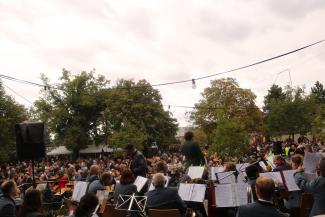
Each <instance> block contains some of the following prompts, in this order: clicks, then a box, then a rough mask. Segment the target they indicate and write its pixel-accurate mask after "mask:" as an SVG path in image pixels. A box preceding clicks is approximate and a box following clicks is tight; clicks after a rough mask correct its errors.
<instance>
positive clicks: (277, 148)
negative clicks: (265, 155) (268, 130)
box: [273, 141, 282, 155]
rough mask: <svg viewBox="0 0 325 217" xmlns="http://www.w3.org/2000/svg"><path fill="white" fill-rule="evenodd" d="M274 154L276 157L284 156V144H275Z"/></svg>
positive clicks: (279, 142)
mask: <svg viewBox="0 0 325 217" xmlns="http://www.w3.org/2000/svg"><path fill="white" fill-rule="evenodd" d="M273 152H274V154H275V155H281V154H282V142H281V141H278V142H275V143H274V147H273Z"/></svg>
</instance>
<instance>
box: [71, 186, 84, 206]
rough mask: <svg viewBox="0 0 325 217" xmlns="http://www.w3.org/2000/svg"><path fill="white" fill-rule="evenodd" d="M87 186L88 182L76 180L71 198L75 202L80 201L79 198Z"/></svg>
mask: <svg viewBox="0 0 325 217" xmlns="http://www.w3.org/2000/svg"><path fill="white" fill-rule="evenodd" d="M87 187H88V182H76V183H75V186H74V189H73V193H72V198H71V199H72V200H73V201H76V202H80V199H81V198H82V197H83V196H84V195H85V194H86V192H87Z"/></svg>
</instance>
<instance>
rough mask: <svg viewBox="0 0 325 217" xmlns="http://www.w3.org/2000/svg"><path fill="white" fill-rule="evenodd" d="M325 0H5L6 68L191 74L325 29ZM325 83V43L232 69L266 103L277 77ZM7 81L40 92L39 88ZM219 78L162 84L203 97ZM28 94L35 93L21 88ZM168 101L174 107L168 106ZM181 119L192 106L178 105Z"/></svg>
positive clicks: (29, 72)
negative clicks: (256, 64) (264, 62)
mask: <svg viewBox="0 0 325 217" xmlns="http://www.w3.org/2000/svg"><path fill="white" fill-rule="evenodd" d="M324 26H325V1H324V0H285V1H275V0H245V1H244V0H242V1H239V0H237V1H232V0H211V1H203V0H201V1H194V0H193V1H190V0H161V1H154V0H147V1H136V0H130V1H123V0H111V1H104V0H92V1H89V0H52V1H50V0H46V1H44V0H34V1H31V0H21V1H18V0H15V1H12V0H0V66H1V72H0V74H4V75H9V76H13V77H17V78H21V79H26V80H30V81H34V82H41V81H40V73H45V74H46V75H47V76H48V77H50V78H51V81H52V82H53V83H55V82H56V81H57V79H58V77H59V76H60V75H61V71H62V68H66V69H68V70H70V71H72V72H73V73H79V72H80V71H82V70H86V71H90V70H92V69H93V68H95V69H96V72H98V73H100V74H103V75H105V76H106V78H107V79H109V80H111V81H112V82H113V83H115V81H116V80H117V79H118V78H125V79H131V78H134V79H135V80H139V79H147V80H148V81H149V82H150V83H152V84H154V83H163V82H169V81H176V80H183V79H191V78H195V77H199V76H203V75H207V74H213V73H217V72H220V71H223V70H227V69H231V68H235V67H238V66H241V65H245V64H249V63H252V62H255V61H258V60H261V59H264V58H267V57H271V56H275V55H277V54H280V53H283V52H286V51H289V50H293V49H295V48H298V47H301V46H303V45H305V44H309V43H311V42H315V41H318V40H321V39H324V38H325V28H324ZM287 68H289V69H290V71H291V76H292V83H293V85H294V86H297V85H305V86H306V89H307V90H309V89H310V87H311V86H312V85H313V84H314V83H315V82H316V81H317V80H319V81H321V82H322V83H323V84H325V76H324V73H325V43H323V44H320V45H317V46H315V47H313V48H309V49H307V50H304V51H302V52H299V53H296V54H293V55H291V56H287V57H284V58H282V59H279V60H275V61H272V62H269V63H266V64H263V65H260V66H258V67H254V68H250V69H246V70H242V71H238V72H234V73H230V74H227V75H223V76H217V77H215V78H213V79H217V78H221V77H226V76H230V77H235V78H236V79H237V80H238V82H239V84H240V86H242V87H244V88H250V89H252V91H253V92H254V93H255V94H256V95H257V99H256V103H257V104H258V106H262V102H263V97H264V95H265V94H266V93H267V90H268V88H269V87H270V86H271V85H272V84H273V83H274V82H276V84H278V85H280V86H285V85H287V84H289V82H290V79H289V75H288V73H287V72H286V73H282V74H279V75H277V73H278V72H280V71H282V70H285V69H287ZM3 82H4V83H5V84H6V85H8V86H9V87H11V88H13V89H14V90H15V91H17V92H18V93H20V94H22V95H23V96H25V97H26V98H28V99H29V100H30V101H34V100H36V99H37V98H38V97H39V88H37V87H33V86H28V85H24V84H20V83H14V82H12V81H6V80H4V81H3ZM209 84H210V80H209V79H207V80H201V81H198V82H197V88H196V89H192V88H191V84H190V83H187V84H178V85H171V86H165V87H159V90H160V91H161V94H162V97H163V104H164V105H186V106H193V105H194V103H196V102H197V101H198V100H199V99H200V93H201V92H202V91H203V89H204V88H205V87H208V86H209ZM7 92H8V93H9V94H11V95H13V96H14V97H15V98H16V99H17V101H18V102H20V103H22V104H24V105H26V106H30V104H29V103H28V102H26V101H25V100H24V99H22V98H20V97H19V96H16V95H14V94H13V93H12V92H10V90H7ZM165 109H168V107H166V108H165ZM170 110H171V112H172V113H173V115H174V117H175V118H177V119H178V121H179V123H180V125H181V126H185V125H187V124H188V122H187V120H186V117H185V113H186V112H189V111H190V109H184V108H173V107H171V108H170Z"/></svg>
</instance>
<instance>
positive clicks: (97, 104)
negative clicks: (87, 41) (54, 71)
mask: <svg viewBox="0 0 325 217" xmlns="http://www.w3.org/2000/svg"><path fill="white" fill-rule="evenodd" d="M42 80H43V82H44V84H45V85H46V86H48V88H46V89H45V90H43V92H42V94H43V96H42V97H41V98H40V99H39V100H37V101H36V102H35V108H34V110H33V112H34V116H35V117H38V118H39V119H41V120H42V121H44V122H45V124H46V126H47V129H48V131H49V132H50V134H51V135H53V137H54V140H53V143H54V144H55V145H64V146H66V147H67V148H68V149H70V150H73V152H74V154H75V155H77V154H78V153H79V150H81V149H82V148H85V147H86V146H87V145H89V144H100V143H101V142H102V141H103V135H102V134H101V133H102V131H101V126H100V125H99V122H98V119H99V117H100V116H101V115H102V111H103V110H104V108H105V93H106V88H107V85H108V83H109V82H108V81H107V80H106V79H105V78H104V77H103V76H98V77H97V78H96V77H95V76H94V72H89V73H87V72H81V73H80V74H78V75H75V76H72V74H71V73H70V72H69V71H67V70H63V72H62V77H61V78H60V80H61V83H60V84H58V85H57V86H56V87H55V88H53V87H50V86H49V84H48V83H49V80H48V78H46V77H45V76H44V75H43V76H42Z"/></svg>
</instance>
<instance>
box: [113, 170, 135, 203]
mask: <svg viewBox="0 0 325 217" xmlns="http://www.w3.org/2000/svg"><path fill="white" fill-rule="evenodd" d="M133 183H134V175H133V173H132V171H131V170H129V169H125V170H123V172H122V175H121V179H120V183H118V184H117V185H116V188H115V192H114V203H117V201H118V196H119V195H131V194H133V193H137V186H135V185H134V184H133Z"/></svg>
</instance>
